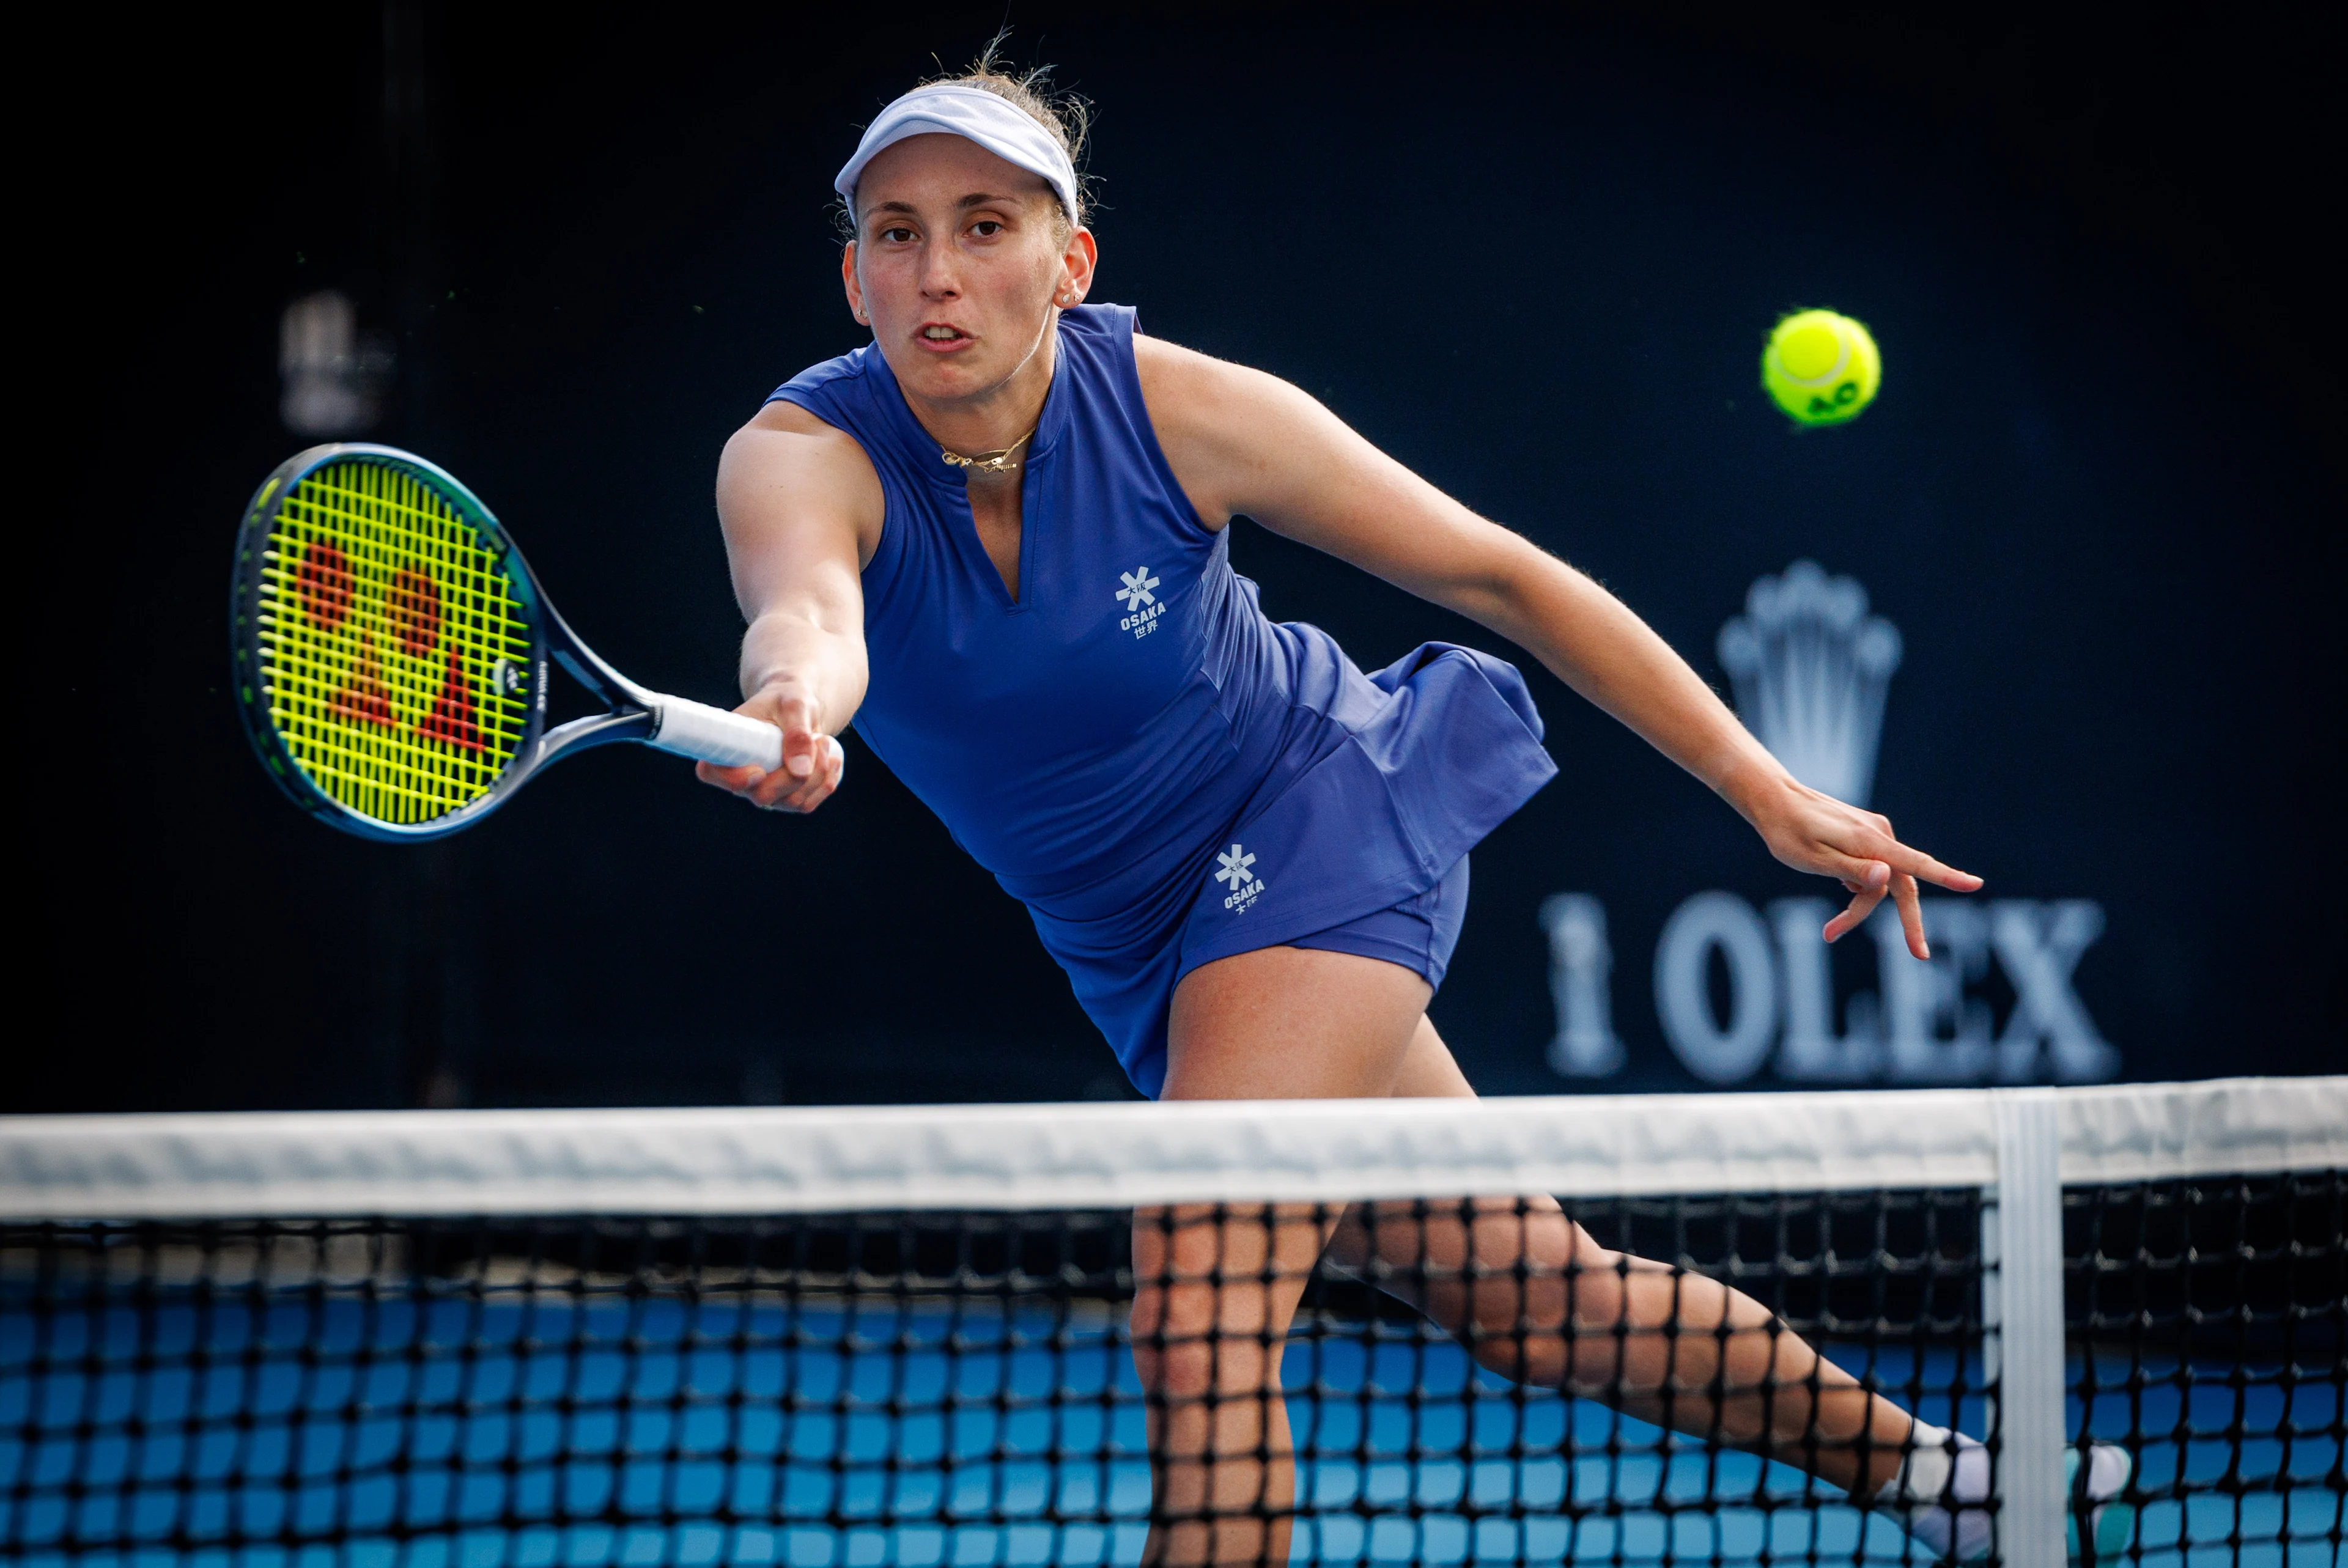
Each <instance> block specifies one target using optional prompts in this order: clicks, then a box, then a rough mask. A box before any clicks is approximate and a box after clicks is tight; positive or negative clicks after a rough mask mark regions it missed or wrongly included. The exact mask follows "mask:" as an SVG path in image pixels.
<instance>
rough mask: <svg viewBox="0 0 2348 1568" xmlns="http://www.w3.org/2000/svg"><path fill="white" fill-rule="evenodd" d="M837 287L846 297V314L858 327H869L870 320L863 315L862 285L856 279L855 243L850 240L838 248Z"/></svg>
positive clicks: (867, 316)
mask: <svg viewBox="0 0 2348 1568" xmlns="http://www.w3.org/2000/svg"><path fill="white" fill-rule="evenodd" d="M839 286H840V288H841V289H842V290H843V291H844V292H846V293H847V295H848V313H849V314H850V315H851V316H854V317H855V318H856V321H857V324H858V325H859V326H868V327H869V326H870V325H871V324H872V318H871V317H870V316H869V315H867V314H865V313H864V285H863V284H862V283H860V282H858V281H857V277H856V241H853V240H850V241H849V242H848V243H847V244H845V245H842V246H841V247H840V248H839Z"/></svg>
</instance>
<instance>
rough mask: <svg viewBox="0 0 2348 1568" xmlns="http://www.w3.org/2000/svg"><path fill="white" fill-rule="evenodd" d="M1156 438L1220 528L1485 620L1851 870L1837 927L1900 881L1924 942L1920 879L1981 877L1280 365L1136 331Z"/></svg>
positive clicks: (1775, 825)
mask: <svg viewBox="0 0 2348 1568" xmlns="http://www.w3.org/2000/svg"><path fill="white" fill-rule="evenodd" d="M1136 350H1137V354H1138V358H1139V360H1140V364H1141V375H1142V386H1143V390H1144V393H1145V395H1147V397H1148V403H1149V410H1150V416H1151V421H1152V423H1153V424H1154V425H1156V426H1157V429H1158V435H1159V443H1160V445H1161V446H1164V447H1165V449H1166V454H1167V457H1168V460H1169V462H1170V463H1171V464H1172V465H1173V466H1174V472H1175V476H1176V477H1178V478H1179V479H1180V480H1181V481H1182V484H1183V487H1184V489H1185V490H1187V491H1188V492H1189V496H1190V499H1191V503H1192V504H1193V505H1194V506H1196V507H1198V508H1199V510H1200V515H1201V516H1202V517H1203V518H1205V519H1206V521H1207V522H1208V523H1209V524H1210V526H1214V527H1220V526H1221V525H1222V523H1223V522H1224V521H1225V520H1226V519H1227V518H1230V517H1231V516H1232V515H1234V514H1237V513H1245V514H1246V515H1247V516H1249V517H1251V518H1255V519H1256V520H1257V521H1258V522H1260V523H1262V524H1263V525H1264V526H1265V527H1266V528H1271V529H1272V530H1273V531H1274V532H1276V533H1280V534H1284V535H1286V536H1287V537H1289V538H1293V539H1296V540H1299V541H1300V542H1302V543H1304V544H1309V545H1312V546H1313V547H1314V548H1318V549H1322V550H1326V551H1327V552H1328V553H1329V554H1331V555H1334V556H1336V557H1338V558H1339V559H1343V560H1346V561H1350V562H1352V563H1353V564H1354V565H1355V566H1358V567H1360V568H1362V569H1364V570H1365V571H1369V572H1372V573H1374V574H1375V575H1376V576H1378V577H1381V578H1384V579H1385V580H1386V581H1388V582H1391V583H1393V584H1395V586H1396V587H1398V588H1402V589H1407V590H1409V591H1410V592H1412V593H1415V594H1417V595H1418V596H1419V597H1420V598H1422V599H1426V600H1432V601H1434V602H1435V603H1437V604H1440V605H1443V606H1445V607H1446V608H1447V609H1450V610H1457V611H1458V612H1459V613H1460V614H1462V615H1466V616H1468V617H1470V618H1471V619H1473V620H1477V621H1479V622H1481V623H1482V624H1483V625H1485V626H1488V627H1490V628H1491V629H1492V630H1495V631H1497V632H1498V633H1499V634H1500V635H1502V636H1503V637H1506V638H1508V639H1509V640H1510V641H1513V642H1515V643H1517V644H1518V645H1519V646H1520V647H1522V648H1524V649H1526V650H1527V651H1529V652H1531V653H1532V654H1533V655H1534V656H1535V657H1537V658H1539V659H1540V661H1541V662H1542V663H1543V664H1546V665H1547V666H1548V667H1549V668H1550V671H1553V672H1554V673H1555V674H1556V675H1557V676H1558V678H1559V679H1560V680H1561V681H1563V682H1565V683H1566V684H1567V685H1569V686H1570V687H1572V688H1573V689H1574V690H1575V691H1576V692H1580V693H1581V695H1582V696H1584V697H1586V698H1588V699H1589V700H1590V701H1591V702H1595V703H1596V704H1598V706H1599V707H1601V708H1602V709H1604V710H1605V711H1606V712H1609V713H1612V715H1614V717H1616V718H1617V719H1620V720H1622V722H1623V723H1626V724H1628V725H1630V726H1631V728H1632V729H1633V730H1635V731H1637V732H1638V733H1640V734H1641V735H1643V736H1644V737H1645V738H1646V739H1647V740H1648V741H1649V742H1651V743H1653V744H1654V745H1655V746H1656V748H1657V749H1659V750H1661V751H1662V752H1663V753H1664V754H1665V755H1666V756H1669V757H1670V758H1671V759H1672V760H1673V761H1674V762H1676V763H1678V764H1680V765H1681V766H1682V767H1684V768H1686V769H1687V770H1688V771H1689V772H1690V773H1692V774H1695V775H1696V777H1698V778H1700V779H1702V780H1703V781H1704V783H1705V784H1709V785H1711V786H1712V787H1713V788H1714V789H1715V790H1716V791H1717V792H1719V794H1721V795H1722V797H1723V798H1725V800H1727V801H1728V803H1729V804H1732V805H1734V806H1735V808H1736V809H1737V811H1738V812H1739V813H1740V814H1742V815H1744V817H1745V819H1746V821H1747V822H1749V823H1751V824H1752V825H1753V826H1754V828H1755V829H1756V831H1757V832H1759V833H1760V835H1761V836H1762V839H1763V841H1764V842H1765V843H1766V844H1767V845H1768V846H1769V850H1770V853H1771V854H1773V855H1775V856H1776V857H1777V858H1778V859H1780V860H1782V861H1784V862H1785V863H1786V864H1787V865H1788V866H1794V867H1795V868H1797V870H1802V871H1811V872H1817V873H1818V874H1819V875H1821V876H1832V877H1835V878H1837V879H1838V880H1839V881H1840V882H1841V883H1842V884H1843V885H1844V886H1846V887H1848V888H1849V890H1850V892H1851V895H1852V897H1851V901H1850V904H1849V907H1847V908H1845V909H1844V910H1843V911H1842V912H1841V913H1840V914H1838V915H1837V916H1836V917H1834V919H1833V920H1832V921H1830V922H1829V923H1828V926H1827V928H1826V936H1827V939H1828V941H1832V940H1834V939H1835V938H1838V937H1841V936H1843V935H1845V934H1846V933H1848V932H1849V931H1850V930H1851V929H1853V928H1854V927H1857V926H1858V925H1859V923H1860V922H1861V921H1863V920H1865V919H1866V918H1867V917H1868V916H1869V915H1870V914H1872V913H1873V912H1874V909H1875V907H1876V906H1877V905H1878V904H1879V903H1880V902H1881V901H1882V900H1883V898H1884V897H1886V896H1887V895H1888V896H1889V897H1891V898H1892V899H1893V900H1894V901H1895V902H1896V903H1897V905H1898V906H1899V908H1900V923H1901V924H1902V926H1903V927H1905V928H1906V931H1907V936H1908V946H1909V948H1910V951H1912V952H1914V953H1915V954H1916V955H1917V956H1918V957H1920V958H1921V957H1923V956H1924V954H1925V952H1926V948H1925V942H1924V925H1923V917H1922V912H1921V908H1920V907H1919V906H1918V902H1917V892H1916V884H1917V882H1918V881H1919V880H1920V879H1921V880H1922V881H1926V882H1931V883H1933V884H1935V885H1936V886H1942V887H1948V888H1952V889H1954V890H1956V891H1959V892H1971V891H1972V890H1973V889H1974V888H1976V887H1979V886H1981V878H1979V877H1977V876H1972V875H1970V874H1968V873H1966V872H1962V871H1957V870H1954V869H1952V868H1951V867H1949V866H1943V865H1941V863H1940V862H1939V861H1937V860H1935V859H1933V858H1932V857H1931V856H1929V855H1926V854H1924V853H1922V852H1921V850H1917V849H1914V848H1911V847H1910V846H1909V845H1904V844H1902V843H1900V840H1899V838H1898V836H1897V835H1894V833H1893V832H1892V829H1891V824H1890V821H1889V820H1888V819H1886V818H1885V817H1883V816H1881V815H1878V814H1877V813H1874V812H1869V811H1861V810H1859V809H1858V808H1857V807H1855V806H1851V805H1849V804H1845V803H1843V802H1841V801H1838V800H1835V799H1833V798H1831V797H1830V796H1828V795H1824V794H1819V793H1818V791H1816V790H1814V789H1810V788H1808V787H1807V785H1804V784H1800V783H1799V782H1797V780H1796V779H1795V778H1794V777H1793V775H1791V774H1788V773H1787V771H1786V770H1785V768H1784V766H1783V765H1782V764H1779V763H1778V761H1777V760H1776V758H1775V757H1773V756H1771V755H1770V754H1769V753H1768V751H1767V750H1766V748H1765V747H1764V746H1763V745H1762V744H1761V743H1760V742H1759V741H1757V740H1756V739H1754V737H1753V735H1752V733H1750V732H1749V731H1747V730H1746V728H1745V726H1744V725H1743V724H1741V723H1737V720H1736V715H1735V714H1734V713H1733V712H1729V710H1728V707H1727V705H1726V704H1725V703H1724V702H1721V700H1720V698H1719V697H1718V696H1717V695H1716V694H1715V692H1713V690H1712V689H1711V688H1710V687H1709V686H1707V685H1705V684H1704V682H1703V681H1702V680H1701V679H1700V678H1699V677H1698V676H1697V675H1696V673H1695V671H1693V670H1691V669H1690V668H1688V665H1687V661H1685V660H1684V659H1682V658H1681V657H1680V656H1679V655H1678V654H1677V653H1675V652H1673V650H1672V648H1671V646H1670V644H1668V643H1666V642H1665V641H1663V639H1662V638H1661V637H1658V636H1657V635H1655V633H1654V631H1653V630H1652V629H1651V628H1649V627H1648V625H1647V624H1646V622H1644V621H1643V620H1640V619H1639V618H1638V617H1637V616H1636V615H1634V614H1632V612H1631V610H1629V609H1628V608H1627V607H1626V606H1624V605H1623V603H1622V601H1621V600H1618V599H1616V598H1615V597H1614V596H1613V595H1612V594H1611V593H1609V592H1607V591H1606V590H1605V589H1602V588H1601V587H1600V586H1599V585H1598V584H1597V583H1595V582H1593V581H1591V579H1589V578H1587V577H1585V576H1583V575H1582V574H1581V572H1578V571H1576V570H1574V569H1573V568H1571V567H1570V566H1568V565H1566V564H1565V563H1564V562H1563V561H1560V560H1559V559H1556V558H1555V557H1554V556H1551V555H1549V554H1547V553H1546V552H1544V551H1542V550H1540V549H1539V548H1535V547H1534V546H1533V545H1532V544H1530V543H1529V542H1528V541H1527V540H1525V539H1524V538H1520V537H1519V536H1518V535H1516V534H1513V533H1510V532H1509V530H1508V529H1506V528H1501V527H1499V526H1498V524H1496V523H1492V522H1489V521H1488V520H1486V519H1485V518H1479V517H1478V516H1476V515H1475V514H1474V513H1473V512H1470V511H1469V510H1468V508H1467V507H1463V506H1461V505H1460V504H1459V503H1458V502H1457V501H1455V500H1453V499H1452V498H1451V497H1448V496H1446V495H1444V494H1443V493H1442V492H1441V491H1439V490H1437V488H1435V487H1434V486H1432V485H1429V484H1428V483H1427V482H1426V480H1424V479H1421V478H1420V477H1418V476H1417V475H1416V474H1413V473H1412V472H1411V471H1410V470H1409V469H1407V468H1405V467H1404V466H1402V465H1401V464H1399V463H1397V462H1395V460H1394V459H1393V458H1391V457H1388V456H1386V455H1385V453H1383V452H1380V451H1379V450H1378V449H1377V448H1376V447H1375V446H1371V445H1370V444H1369V443H1368V442H1367V441H1365V440H1364V439H1363V438H1362V437H1361V436H1358V435H1356V434H1355V433H1354V431H1353V430H1351V429H1349V428H1347V427H1346V425H1344V422H1343V421H1341V420H1339V419H1338V418H1337V417H1336V416H1335V415H1333V414H1331V413H1330V412H1329V411H1328V410H1327V409H1326V408H1323V406H1322V405H1320V404H1319V403H1317V402H1315V401H1314V400H1313V398H1312V397H1310V396H1308V395H1305V394H1304V393H1303V392H1301V391H1299V390H1297V389H1296V388H1295V387H1293V386H1291V385H1289V384H1287V383H1286V382H1283V381H1281V380H1279V379H1278V378H1276V377H1274V376H1270V375H1265V374H1262V372H1259V371H1252V370H1249V369H1246V368H1244V367H1243V366H1240V365H1233V364H1224V363H1223V362H1221V361H1219V360H1213V359H1209V358H1207V357H1206V356H1204V355H1202V354H1192V353H1190V352H1189V351H1188V350H1185V349H1180V348H1176V347H1174V346H1172V345H1170V344H1168V343H1163V342H1160V341H1158V340H1153V339H1141V340H1137V343H1136Z"/></svg>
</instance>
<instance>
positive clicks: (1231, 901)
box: [1215, 844, 1264, 914]
mask: <svg viewBox="0 0 2348 1568" xmlns="http://www.w3.org/2000/svg"><path fill="white" fill-rule="evenodd" d="M1254 864H1255V856H1252V855H1250V854H1249V853H1248V852H1247V851H1246V850H1244V849H1241V847H1240V846H1239V845H1236V844H1234V845H1231V851H1230V853H1228V854H1224V855H1218V856H1215V865H1216V867H1217V870H1216V872H1215V880H1216V881H1218V882H1227V883H1229V884H1230V885H1231V891H1230V892H1229V893H1227V894H1225V895H1224V896H1223V907H1224V908H1226V909H1229V910H1231V911H1232V912H1233V913H1234V914H1237V913H1241V912H1242V911H1244V910H1245V909H1246V908H1247V907H1248V906H1249V905H1251V904H1252V903H1254V902H1255V901H1256V900H1257V899H1258V898H1260V897H1263V889H1264V880H1263V878H1262V877H1261V876H1257V875H1256V874H1255V873H1254V872H1252V871H1251V870H1249V869H1248V867H1249V866H1253V865H1254Z"/></svg>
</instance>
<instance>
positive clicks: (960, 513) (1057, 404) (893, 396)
mask: <svg viewBox="0 0 2348 1568" xmlns="http://www.w3.org/2000/svg"><path fill="white" fill-rule="evenodd" d="M1059 330H1060V329H1059V327H1058V325H1057V323H1055V324H1054V327H1053V331H1054V333H1059ZM871 353H872V361H873V364H874V365H875V367H876V368H877V370H878V372H879V374H880V377H881V379H883V380H885V381H886V382H887V383H888V384H889V392H890V395H889V396H887V397H884V398H882V399H881V400H880V401H881V403H882V405H884V406H885V407H886V408H887V409H888V411H889V427H890V431H891V435H892V436H893V437H894V439H895V442H896V444H897V446H899V448H900V452H899V456H901V457H902V458H903V459H904V462H905V466H907V467H908V468H910V469H911V471H912V472H913V473H915V474H918V475H921V476H923V479H924V482H925V483H927V484H929V485H931V486H932V487H935V488H936V489H937V490H938V492H939V497H938V498H939V501H940V503H941V505H942V507H943V510H944V513H945V519H946V532H947V534H948V535H949V537H950V538H952V539H953V548H955V550H956V551H957V552H958V553H959V554H960V555H961V556H962V558H963V561H964V563H965V564H966V565H967V566H968V567H969V568H970V569H972V570H973V571H974V572H976V573H977V574H978V576H979V578H980V579H982V580H983V582H984V583H985V585H986V587H987V589H988V590H989V591H990V592H992V593H993V594H994V599H995V602H996V603H997V604H998V605H1000V606H1001V607H1002V609H1003V610H1004V612H1005V613H1006V614H1011V615H1018V614H1022V613H1024V612H1025V610H1027V609H1028V608H1029V607H1030V606H1031V605H1032V604H1033V603H1034V602H1035V530H1036V525H1037V524H1039V523H1041V522H1043V521H1045V519H1044V518H1042V517H1040V516H1039V515H1038V513H1039V508H1038V507H1036V506H1035V486H1034V484H1033V483H1032V482H1031V481H1032V480H1033V478H1034V477H1035V470H1036V468H1037V466H1039V465H1040V464H1042V463H1044V462H1045V461H1046V460H1048V459H1049V458H1050V457H1051V456H1052V455H1053V453H1054V452H1055V451H1056V449H1057V447H1058V446H1059V444H1060V439H1061V436H1062V435H1063V434H1064V433H1065V432H1066V429H1067V427H1068V425H1069V423H1070V419H1071V415H1070V414H1069V411H1068V399H1067V397H1066V395H1065V393H1066V389H1067V385H1068V344H1067V340H1066V336H1065V335H1060V336H1056V337H1055V339H1054V341H1053V344H1052V384H1051V385H1050V387H1048V388H1047V389H1045V393H1044V407H1043V411H1042V413H1041V414H1040V415H1037V418H1036V422H1035V439H1034V440H1033V441H1031V442H1029V443H1028V444H1027V456H1025V457H1024V458H1023V459H1021V461H1020V465H1019V593H1018V595H1017V597H1015V598H1014V597H1013V595H1012V592H1011V585H1010V584H1008V583H1006V582H1004V580H1003V573H1002V572H1001V571H1000V570H998V569H996V568H995V565H994V557H992V556H990V555H988V554H987V553H986V542H985V541H984V540H983V539H982V538H979V537H978V519H977V518H976V517H974V516H973V514H972V511H971V506H970V482H969V481H968V480H967V479H966V478H964V477H963V471H962V470H961V469H959V468H957V467H954V466H953V465H951V464H949V463H947V462H945V461H944V460H943V459H942V457H940V456H939V455H938V454H939V452H940V450H941V447H940V444H939V443H938V442H937V441H936V440H935V439H934V438H932V436H931V435H930V433H929V432H928V431H927V430H924V429H923V428H922V422H921V421H920V420H919V419H916V418H915V417H914V416H913V409H912V405H911V404H909V403H907V402H906V401H905V389H904V387H903V386H902V385H901V384H899V383H898V380H897V373H896V372H895V371H894V370H892V369H891V368H890V365H889V359H888V356H887V355H886V354H882V353H881V352H880V344H879V343H873V345H872V349H871Z"/></svg>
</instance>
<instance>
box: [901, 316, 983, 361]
mask: <svg viewBox="0 0 2348 1568" xmlns="http://www.w3.org/2000/svg"><path fill="white" fill-rule="evenodd" d="M913 341H914V342H916V343H920V344H921V345H922V347H923V348H925V349H928V350H929V351H930V352H931V353H932V354H953V353H956V352H957V351H959V350H962V349H965V348H968V347H969V346H970V345H971V344H972V343H976V342H977V341H978V340H977V339H976V338H974V337H973V336H971V335H970V334H969V333H966V332H964V331H963V330H962V329H961V328H960V327H958V326H953V325H951V324H950V323H945V322H923V323H922V327H921V330H920V331H919V332H916V333H914V334H913Z"/></svg>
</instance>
